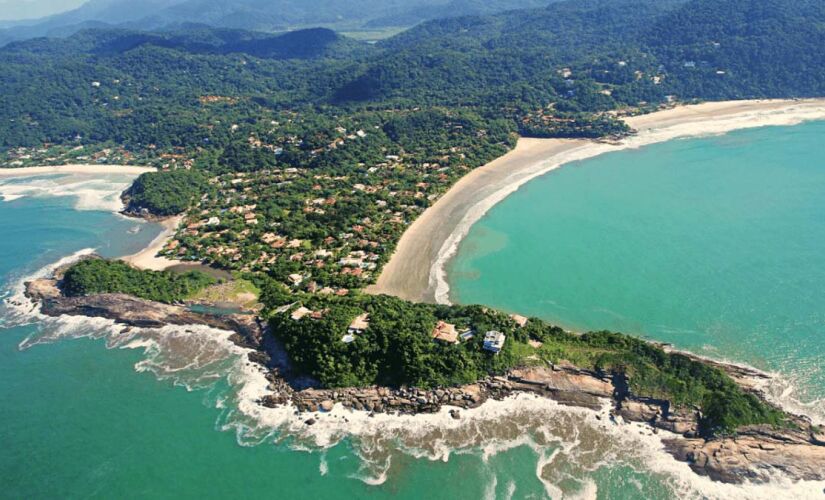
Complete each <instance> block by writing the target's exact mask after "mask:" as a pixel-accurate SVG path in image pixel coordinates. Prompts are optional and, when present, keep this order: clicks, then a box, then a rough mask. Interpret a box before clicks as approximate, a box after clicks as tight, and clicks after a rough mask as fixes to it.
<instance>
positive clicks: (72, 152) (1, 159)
mask: <svg viewBox="0 0 825 500" xmlns="http://www.w3.org/2000/svg"><path fill="white" fill-rule="evenodd" d="M138 160H139V161H138ZM142 162H143V159H136V158H135V155H133V154H132V153H131V152H129V151H127V150H125V149H123V148H122V147H104V148H100V147H97V148H95V147H92V146H53V145H50V144H44V145H43V146H42V147H31V148H29V147H19V148H12V149H9V150H7V151H5V152H3V153H2V154H0V164H2V165H4V166H7V167H30V166H49V165H65V164H68V163H98V164H110V165H127V164H135V163H142Z"/></svg>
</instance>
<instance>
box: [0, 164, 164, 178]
mask: <svg viewBox="0 0 825 500" xmlns="http://www.w3.org/2000/svg"><path fill="white" fill-rule="evenodd" d="M156 170H157V169H156V168H154V167H138V166H134V165H60V166H53V167H20V168H6V167H0V176H2V177H27V176H31V175H48V174H129V175H140V174H143V173H146V172H155V171H156Z"/></svg>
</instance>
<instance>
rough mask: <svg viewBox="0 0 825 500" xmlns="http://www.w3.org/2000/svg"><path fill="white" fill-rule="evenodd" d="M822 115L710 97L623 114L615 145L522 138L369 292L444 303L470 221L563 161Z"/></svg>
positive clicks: (809, 103) (406, 243)
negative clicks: (626, 133) (624, 130)
mask: <svg viewBox="0 0 825 500" xmlns="http://www.w3.org/2000/svg"><path fill="white" fill-rule="evenodd" d="M809 120H825V99H806V100H752V101H724V102H710V103H703V104H696V105H689V106H679V107H675V108H672V109H667V110H663V111H657V112H655V113H651V114H647V115H641V116H636V117H632V118H627V119H626V120H625V121H626V122H627V123H628V125H630V126H631V127H632V128H634V129H635V130H636V131H637V132H638V133H637V134H636V135H634V136H631V137H629V138H627V139H625V140H623V141H621V142H620V143H618V144H605V143H600V142H594V141H590V140H586V139H525V138H522V139H520V140H519V141H518V144H517V146H516V147H515V148H514V149H513V150H512V151H511V152H509V153H507V154H506V155H504V156H502V157H500V158H498V159H496V160H494V161H492V162H491V163H489V164H487V165H484V166H483V167H480V168H477V169H476V170H473V171H472V172H470V173H469V174H467V175H466V176H464V177H463V178H462V179H460V180H459V181H458V182H457V183H456V184H455V185H454V186H453V187H452V188H451V189H450V190H449V191H448V192H447V193H446V194H445V195H444V196H442V197H441V198H440V199H439V200H438V201H437V202H436V203H435V204H434V205H433V206H432V207H430V208H428V209H427V210H426V211H425V212H424V213H423V214H422V215H421V216H420V217H419V218H418V219H416V221H415V222H414V223H413V224H412V225H411V226H410V227H409V228H408V229H407V231H406V232H405V233H404V235H403V236H402V237H401V240H400V241H399V243H398V246H397V248H396V251H395V253H394V254H393V256H392V258H391V259H390V262H389V263H387V265H386V266H385V267H384V270H383V272H382V273H381V275H380V276H379V278H378V282H377V283H376V284H375V285H373V286H370V287H369V288H368V289H367V292H368V293H373V294H388V295H394V296H397V297H401V298H403V299H407V300H412V301H421V302H440V303H448V302H449V285H448V284H447V281H446V276H445V270H444V266H445V265H446V263H447V262H448V261H449V259H450V258H451V257H452V256H453V255H455V252H456V251H457V249H458V244H459V243H460V242H461V239H463V238H464V236H466V235H467V233H468V232H469V230H470V227H471V226H472V225H473V224H474V223H475V222H477V221H478V220H479V219H480V218H481V217H483V216H484V214H485V213H487V211H488V210H489V209H490V208H492V207H493V206H494V205H495V204H497V203H499V202H500V201H502V200H503V199H505V198H506V197H507V196H509V195H510V194H512V193H513V192H515V191H516V190H518V188H519V187H520V186H521V185H523V184H524V183H526V182H528V181H530V180H531V179H533V178H535V177H538V176H540V175H543V174H545V173H547V172H550V171H551V170H554V169H556V168H559V167H561V166H562V165H564V164H566V163H570V162H573V161H577V160H584V159H587V158H592V157H594V156H598V155H601V154H604V153H608V152H611V151H620V150H622V149H628V148H634V147H641V146H645V145H648V144H653V143H657V142H663V141H668V140H671V139H675V138H680V137H697V136H704V135H714V134H723V133H726V132H730V131H732V130H736V129H743V128H752V127H761V126H770V125H795V124H798V123H801V122H804V121H809Z"/></svg>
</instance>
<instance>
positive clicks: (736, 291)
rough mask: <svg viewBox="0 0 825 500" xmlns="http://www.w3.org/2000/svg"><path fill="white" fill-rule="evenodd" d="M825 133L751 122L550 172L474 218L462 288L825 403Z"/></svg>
mask: <svg viewBox="0 0 825 500" xmlns="http://www.w3.org/2000/svg"><path fill="white" fill-rule="evenodd" d="M823 137H825V123H823V122H816V123H808V124H803V125H799V126H794V127H772V128H760V129H751V130H743V131H736V132H733V133H730V134H728V135H724V136H719V137H711V138H699V139H690V140H677V141H671V142H667V143H662V144H656V145H651V146H648V147H645V148H642V149H639V150H626V151H621V152H615V153H611V154H608V155H604V156H601V157H597V158H594V159H590V160H587V161H583V162H578V163H575V164H572V165H568V166H565V167H564V168H562V169H560V170H557V171H554V172H551V173H549V174H548V175H545V176H543V177H541V178H538V179H536V180H535V181H533V182H530V183H528V184H527V185H525V186H523V187H522V188H521V189H520V190H518V191H517V192H516V193H515V194H514V195H512V196H510V197H509V198H507V199H506V200H505V201H504V202H503V203H501V204H499V205H497V206H496V207H494V208H493V209H492V210H490V212H489V213H488V214H487V215H486V216H485V217H484V218H483V219H482V220H481V221H480V222H479V223H478V224H476V225H475V226H474V227H473V228H472V229H471V231H470V233H469V234H468V236H467V238H466V239H465V240H464V241H463V242H462V244H461V246H460V248H459V251H458V253H457V256H456V258H455V259H454V260H453V261H452V263H451V265H450V268H449V270H448V277H449V282H450V283H451V297H452V299H453V300H454V301H457V302H461V303H483V304H488V305H492V306H498V307H501V308H504V309H507V310H511V311H518V312H520V313H523V314H529V315H535V316H539V317H542V318H545V319H547V320H551V321H554V322H556V323H558V324H560V325H562V326H565V327H568V328H570V329H573V330H578V331H583V330H592V329H611V330H617V331H623V332H627V333H633V334H637V335H641V336H644V337H647V338H651V339H657V340H660V341H664V342H669V343H672V344H674V345H676V346H677V347H679V348H685V349H689V350H691V351H693V352H697V353H701V354H706V355H710V356H714V357H717V358H727V359H731V360H736V361H741V362H746V363H749V364H752V365H754V366H757V367H760V368H764V369H768V370H771V371H778V372H780V373H782V374H783V375H784V376H785V377H786V378H787V379H788V380H789V381H791V382H792V383H793V384H794V385H795V386H796V388H797V392H796V393H794V394H793V395H794V396H796V397H798V398H799V399H802V400H804V401H806V402H809V403H811V408H809V409H811V410H812V411H819V412H822V411H823V404H822V401H819V402H818V404H817V403H815V402H814V401H815V400H817V399H821V398H825V363H823V359H825V251H823V249H825V142H823V141H822V138H823ZM817 406H818V407H817ZM820 414H821V413H820Z"/></svg>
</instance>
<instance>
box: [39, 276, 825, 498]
mask: <svg viewBox="0 0 825 500" xmlns="http://www.w3.org/2000/svg"><path fill="white" fill-rule="evenodd" d="M58 278H59V274H58ZM58 278H51V279H38V280H34V281H31V282H29V283H26V295H27V296H28V297H29V298H30V299H32V300H33V301H35V302H39V303H40V304H41V311H42V312H43V313H44V314H47V315H50V316H60V315H73V316H77V315H82V316H90V317H103V318H109V319H111V320H113V321H116V322H118V323H122V324H126V325H130V326H135V327H144V328H158V327H162V326H164V325H169V324H173V325H191V324H197V325H207V326H210V327H214V328H219V329H223V330H229V331H233V332H235V335H234V337H233V341H234V342H236V343H237V344H239V345H242V346H244V347H248V348H250V349H252V351H251V353H250V356H249V358H250V360H251V361H253V362H256V363H259V364H261V365H263V366H265V367H267V369H268V374H267V378H268V380H269V382H270V383H269V390H270V391H271V393H270V394H269V395H267V396H265V397H264V398H262V400H261V401H260V404H262V405H264V406H268V407H277V406H282V405H292V406H294V407H295V408H296V410H297V411H299V412H302V413H319V412H321V413H323V412H329V411H331V410H332V409H333V408H334V407H335V406H336V405H338V404H340V405H341V406H343V407H344V408H348V409H352V410H356V411H365V412H370V413H387V414H418V413H435V412H438V411H440V410H441V409H442V408H443V407H444V406H447V407H450V408H451V409H450V412H449V413H450V416H451V417H452V418H455V419H460V418H462V414H461V410H462V409H471V408H477V407H479V406H481V405H482V404H484V402H485V401H488V400H490V399H494V400H501V399H504V398H506V397H508V396H512V395H514V394H518V393H529V394H536V395H539V396H542V397H546V398H549V399H552V400H554V401H557V402H558V403H560V404H563V405H567V406H573V407H583V408H589V409H593V410H600V409H602V408H604V405H605V404H606V403H610V405H611V407H612V408H611V415H612V418H614V419H616V420H617V421H619V420H624V421H630V422H642V423H646V424H648V425H650V426H651V427H652V428H653V429H654V432H656V431H657V430H658V429H662V430H666V431H669V432H672V433H674V434H677V435H680V436H679V437H677V438H668V439H665V440H663V443H664V445H665V448H666V450H667V451H668V452H670V453H671V454H672V455H673V456H674V457H676V458H677V459H678V460H681V461H684V462H687V463H688V464H689V465H690V467H691V468H692V469H693V470H694V471H695V472H696V473H698V474H701V475H705V476H708V477H710V478H711V479H713V480H716V481H722V482H726V483H742V482H744V481H754V482H765V481H769V480H770V478H771V475H772V474H774V473H782V474H784V475H785V476H786V477H789V478H791V479H793V480H825V432H823V431H822V430H821V429H819V428H816V427H815V426H813V425H811V422H810V421H809V420H808V419H806V418H803V417H792V418H793V424H794V425H793V426H790V427H788V428H783V429H774V428H771V427H767V426H754V427H747V428H743V429H740V432H738V433H737V435H736V436H735V437H724V438H714V439H705V438H703V437H700V436H699V434H698V428H699V426H698V422H699V418H700V416H701V415H700V413H699V411H698V410H697V409H691V408H677V407H675V406H673V405H672V404H671V403H670V402H669V401H667V400H658V399H652V398H640V397H637V396H636V395H634V394H632V392H631V391H630V389H629V386H628V383H627V379H626V378H625V376H624V375H623V374H606V373H597V372H594V371H590V370H583V369H580V368H577V367H575V366H573V365H569V364H564V365H550V366H534V367H524V368H518V369H513V370H511V371H509V372H508V373H507V374H505V375H503V376H496V377H488V378H485V379H483V380H480V381H478V382H476V383H474V384H470V385H465V386H461V387H447V388H437V389H429V390H425V389H417V388H407V387H402V388H397V389H396V388H387V387H364V388H343V389H318V388H313V387H309V388H303V389H301V388H300V387H301V386H303V387H307V386H309V385H312V384H311V381H309V383H305V382H304V381H300V382H299V381H298V380H296V379H293V378H292V377H290V376H288V375H289V365H288V363H287V362H286V360H285V357H284V355H283V352H281V351H280V349H279V346H278V343H277V341H276V340H275V339H274V337H273V336H272V335H264V328H263V326H262V325H261V324H260V322H259V321H258V319H257V318H255V317H254V316H252V315H243V314H230V315H215V314H204V313H195V312H192V311H189V310H187V309H186V308H185V307H183V306H179V305H168V304H161V303H157V302H151V301H148V300H143V299H138V298H135V297H132V296H129V295H122V294H101V295H92V296H86V297H66V296H64V295H62V293H61V291H60V288H59V286H58V283H59V281H58ZM695 359H699V358H695ZM699 360H700V361H702V362H704V363H709V364H713V365H714V366H716V367H718V368H721V369H723V370H725V371H726V372H727V373H728V374H729V375H730V376H731V377H732V378H733V379H734V380H735V381H737V383H739V384H740V385H741V386H742V387H744V388H745V389H746V390H749V391H751V392H753V393H754V394H756V395H758V396H761V395H760V394H759V393H758V392H757V391H756V390H755V388H754V387H755V384H754V381H755V380H759V379H760V378H765V377H766V375H764V374H762V373H759V372H756V371H754V370H750V369H748V368H745V367H739V366H735V365H726V364H722V363H717V362H713V361H708V360H704V359H699ZM317 419H318V415H315V416H312V417H310V416H309V415H307V419H306V420H305V421H304V422H305V423H306V425H313V424H315V423H316V422H317Z"/></svg>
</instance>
